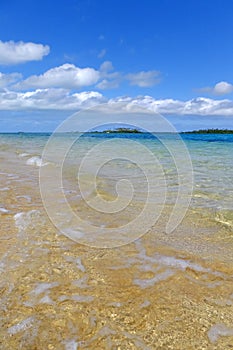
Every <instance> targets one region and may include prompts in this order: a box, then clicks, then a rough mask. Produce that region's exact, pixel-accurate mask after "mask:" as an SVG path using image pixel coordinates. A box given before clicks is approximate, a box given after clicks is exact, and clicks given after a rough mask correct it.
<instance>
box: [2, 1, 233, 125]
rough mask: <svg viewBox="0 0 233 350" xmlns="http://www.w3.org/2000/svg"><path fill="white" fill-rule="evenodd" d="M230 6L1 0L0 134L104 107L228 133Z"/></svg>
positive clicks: (232, 53) (232, 117) (231, 118)
mask: <svg viewBox="0 0 233 350" xmlns="http://www.w3.org/2000/svg"><path fill="white" fill-rule="evenodd" d="M232 18H233V1H231V0H224V1H222V0H221V1H220V0H204V1H203V0H202V1H201V0H189V1H187V0H176V1H174V0H160V1H158V0H144V1H135V0H134V1H133V0H124V1H122V0H117V1H116V0H112V1H109V0H66V1H65V0H60V1H59V0H57V1H56V2H55V1H48V0H40V1H37V0H35V1H31V0H30V1H29V0H21V1H17V0H1V1H0V132H15V131H16V132H17V131H40V132H41V131H53V130H54V129H55V128H56V127H57V126H58V125H59V124H60V123H61V122H62V121H63V120H64V119H66V118H67V117H69V116H70V115H72V114H73V113H74V112H76V111H79V110H80V109H85V108H88V107H92V106H94V105H98V104H101V103H106V104H112V103H117V102H118V101H126V103H127V104H129V105H130V104H134V105H135V104H136V105H138V106H143V107H144V108H147V109H149V110H151V111H153V112H155V117H156V113H160V114H162V115H163V116H164V117H165V118H167V119H168V120H169V121H170V122H171V123H172V124H173V125H174V127H175V128H176V129H177V130H178V131H183V130H192V129H199V128H228V129H233V69H232V68H233V40H232V38H233V20H232Z"/></svg>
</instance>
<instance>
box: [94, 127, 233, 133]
mask: <svg viewBox="0 0 233 350" xmlns="http://www.w3.org/2000/svg"><path fill="white" fill-rule="evenodd" d="M154 132H155V133H156V131H154ZM93 133H101V134H119V133H122V134H125V133H126V134H141V133H146V131H141V130H138V129H131V128H117V129H107V130H102V131H93ZM180 134H233V130H229V129H200V130H193V131H182V132H180Z"/></svg>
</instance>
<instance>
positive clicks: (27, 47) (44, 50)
mask: <svg viewBox="0 0 233 350" xmlns="http://www.w3.org/2000/svg"><path fill="white" fill-rule="evenodd" d="M49 51H50V49H49V46H47V45H42V44H35V43H31V42H28V43H24V42H23V41H19V42H14V41H6V42H3V41H0V64H2V65H13V64H19V63H25V62H29V61H39V60H41V59H42V58H43V57H44V56H46V55H48V54H49Z"/></svg>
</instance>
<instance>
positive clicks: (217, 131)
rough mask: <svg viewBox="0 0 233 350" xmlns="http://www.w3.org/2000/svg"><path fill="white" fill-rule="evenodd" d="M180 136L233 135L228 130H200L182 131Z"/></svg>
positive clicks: (232, 132)
mask: <svg viewBox="0 0 233 350" xmlns="http://www.w3.org/2000/svg"><path fill="white" fill-rule="evenodd" d="M181 134H233V130H229V129H200V130H193V131H183V132H181Z"/></svg>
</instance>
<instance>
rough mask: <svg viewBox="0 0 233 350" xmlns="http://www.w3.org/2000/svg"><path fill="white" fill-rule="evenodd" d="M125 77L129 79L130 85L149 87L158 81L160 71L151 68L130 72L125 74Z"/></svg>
mask: <svg viewBox="0 0 233 350" xmlns="http://www.w3.org/2000/svg"><path fill="white" fill-rule="evenodd" d="M125 78H126V79H127V80H129V83H130V85H136V86H139V87H149V86H153V85H155V84H158V83H159V82H160V72H158V71H155V70H151V71H147V72H145V71H142V72H138V73H130V74H127V75H126V77H125Z"/></svg>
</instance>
